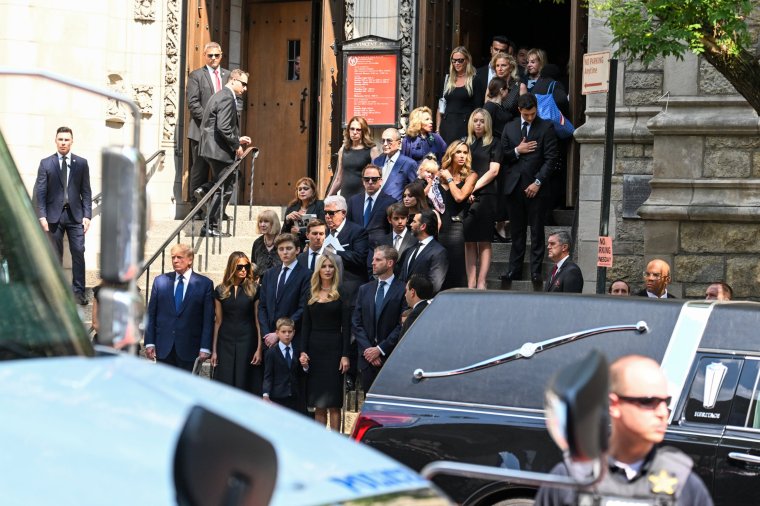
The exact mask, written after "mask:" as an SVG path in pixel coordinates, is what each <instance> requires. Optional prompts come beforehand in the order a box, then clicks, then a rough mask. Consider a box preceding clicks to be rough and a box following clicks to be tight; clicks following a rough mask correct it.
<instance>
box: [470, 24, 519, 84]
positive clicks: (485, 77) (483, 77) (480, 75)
mask: <svg viewBox="0 0 760 506" xmlns="http://www.w3.org/2000/svg"><path fill="white" fill-rule="evenodd" d="M490 49H491V51H490V56H489V57H488V62H486V64H485V65H483V66H482V67H479V68H478V69H477V70H476V71H475V79H476V80H478V81H480V89H481V90H487V89H488V83H490V82H491V79H493V78H494V77H495V76H496V70H495V69H494V68H493V67H492V66H491V60H492V59H493V57H494V56H496V55H497V54H499V53H506V54H512V46H511V45H510V44H509V40H508V39H507V38H506V37H505V36H503V35H494V36H493V39H491V48H490Z"/></svg>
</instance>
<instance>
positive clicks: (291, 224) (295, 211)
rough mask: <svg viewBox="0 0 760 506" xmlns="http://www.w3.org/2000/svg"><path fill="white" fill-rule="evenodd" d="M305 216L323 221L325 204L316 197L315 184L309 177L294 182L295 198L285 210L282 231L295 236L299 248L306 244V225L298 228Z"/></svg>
mask: <svg viewBox="0 0 760 506" xmlns="http://www.w3.org/2000/svg"><path fill="white" fill-rule="evenodd" d="M305 214H313V215H315V216H316V218H317V219H319V220H322V221H325V203H324V201H322V200H319V198H318V195H317V183H315V182H314V180H313V179H312V178H310V177H302V178H301V179H299V180H298V181H296V198H294V199H293V200H291V201H290V203H289V204H288V208H287V209H285V224H284V225H283V226H282V229H283V230H285V231H288V232H290V233H292V234H293V235H295V236H297V237H298V239H299V241H300V243H301V244H300V246H301V247H303V246H304V245H305V244H306V225H304V226H302V227H301V226H299V224H298V223H299V220H301V219H302V218H303V216H304V215H305Z"/></svg>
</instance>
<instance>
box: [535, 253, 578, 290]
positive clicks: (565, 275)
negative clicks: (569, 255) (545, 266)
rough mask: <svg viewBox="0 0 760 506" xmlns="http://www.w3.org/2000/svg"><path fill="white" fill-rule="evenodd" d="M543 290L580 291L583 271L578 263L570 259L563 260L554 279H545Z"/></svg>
mask: <svg viewBox="0 0 760 506" xmlns="http://www.w3.org/2000/svg"><path fill="white" fill-rule="evenodd" d="M544 291H545V292H568V293H581V292H582V291H583V273H582V272H581V268H580V267H578V265H577V264H576V263H575V262H573V261H571V260H570V259H567V260H565V263H563V264H562V268H560V269H559V270H558V271H557V272H556V274H555V275H554V279H552V278H551V277H550V278H549V279H547V280H546V286H544Z"/></svg>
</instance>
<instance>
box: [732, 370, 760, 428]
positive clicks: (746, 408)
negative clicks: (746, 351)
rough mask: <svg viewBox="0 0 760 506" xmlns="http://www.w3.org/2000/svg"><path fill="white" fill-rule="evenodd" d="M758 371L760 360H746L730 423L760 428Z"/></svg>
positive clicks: (737, 388)
mask: <svg viewBox="0 0 760 506" xmlns="http://www.w3.org/2000/svg"><path fill="white" fill-rule="evenodd" d="M758 372H760V361H758V360H745V362H744V367H743V368H742V374H741V376H740V377H739V386H738V387H736V395H735V396H734V405H733V408H732V409H731V417H730V418H729V420H728V425H734V426H737V427H749V428H751V429H760V410H759V409H760V405H759V404H758V393H759V392H758V388H757V387H758Z"/></svg>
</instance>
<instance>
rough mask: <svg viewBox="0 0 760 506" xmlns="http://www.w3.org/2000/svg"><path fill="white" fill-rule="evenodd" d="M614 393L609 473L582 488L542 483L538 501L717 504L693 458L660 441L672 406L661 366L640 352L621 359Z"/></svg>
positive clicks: (545, 505) (541, 505) (560, 468)
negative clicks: (699, 474)
mask: <svg viewBox="0 0 760 506" xmlns="http://www.w3.org/2000/svg"><path fill="white" fill-rule="evenodd" d="M609 397H610V399H609V403H610V404H609V413H610V420H611V426H612V432H611V434H610V440H609V453H608V459H607V460H608V470H607V474H606V475H605V477H604V478H603V479H602V481H601V482H599V483H598V484H597V485H595V486H594V487H592V488H591V489H588V490H582V491H575V490H570V489H558V488H549V487H542V488H541V489H539V491H538V495H537V497H536V503H535V504H536V505H537V506H556V505H563V506H564V505H575V504H584V505H596V504H608V503H609V504H656V505H676V504H678V505H689V506H692V505H694V506H709V505H712V504H713V501H712V499H711V498H710V494H709V492H708V491H707V488H706V487H705V485H704V483H702V480H701V479H700V478H699V477H698V476H697V475H696V474H695V473H694V472H693V471H692V466H693V462H692V460H691V458H689V457H688V456H687V455H686V454H684V453H682V452H681V451H680V450H677V449H675V448H671V447H667V446H663V447H658V446H656V445H658V444H659V443H661V442H662V440H663V438H664V437H665V431H666V430H667V427H668V418H669V415H670V407H671V404H670V403H671V398H670V397H669V396H668V384H667V380H666V379H665V375H664V374H663V373H662V371H661V370H660V365H659V364H658V363H657V362H656V361H654V360H652V359H651V358H648V357H643V356H639V355H628V356H624V357H621V358H619V359H618V360H616V361H615V362H613V363H612V365H611V366H610V394H609ZM552 473H554V474H562V475H567V474H568V470H567V467H566V465H565V464H564V463H563V464H559V465H557V466H556V467H555V468H554V469H553V470H552ZM573 474H575V473H573ZM610 501H612V502H610ZM614 501H619V502H617V503H616V502H614Z"/></svg>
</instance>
